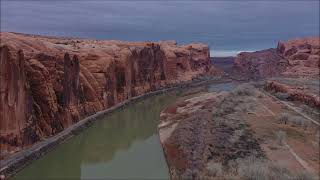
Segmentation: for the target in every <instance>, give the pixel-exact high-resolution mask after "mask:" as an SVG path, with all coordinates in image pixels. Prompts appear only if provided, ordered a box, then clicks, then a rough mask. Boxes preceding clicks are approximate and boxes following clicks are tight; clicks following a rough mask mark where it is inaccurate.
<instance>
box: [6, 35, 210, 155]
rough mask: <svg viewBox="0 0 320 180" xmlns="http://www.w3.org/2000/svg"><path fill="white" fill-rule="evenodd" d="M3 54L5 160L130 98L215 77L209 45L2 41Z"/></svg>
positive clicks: (28, 38)
mask: <svg viewBox="0 0 320 180" xmlns="http://www.w3.org/2000/svg"><path fill="white" fill-rule="evenodd" d="M0 47H1V77H0V78H1V103H0V117H1V119H0V123H1V127H0V132H1V136H0V146H1V150H2V149H4V151H1V152H2V153H3V154H2V155H6V154H8V153H11V152H15V151H17V150H19V149H21V148H23V147H25V146H27V145H31V144H33V143H35V142H37V141H39V140H40V139H43V138H46V137H48V136H52V135H54V134H56V133H58V132H60V131H62V130H63V129H65V128H67V127H69V126H70V125H72V124H74V123H76V122H78V121H80V120H81V119H83V118H85V117H86V116H89V115H92V114H94V113H96V112H98V111H101V110H103V109H106V108H109V107H111V106H113V105H115V104H117V103H119V102H122V101H124V100H127V99H130V98H131V97H134V96H138V95H143V94H144V93H147V92H150V91H154V90H157V89H159V88H163V87H166V86H170V85H174V84H176V83H180V82H186V81H190V80H192V79H193V78H196V77H199V76H203V75H208V74H209V73H213V74H214V71H215V70H214V68H213V67H212V66H211V64H210V55H209V48H208V46H206V45H203V44H190V45H184V46H177V45H176V43H175V42H172V41H164V42H158V43H151V42H122V41H97V40H85V39H63V38H54V37H43V36H33V35H22V34H15V33H1V46H0ZM2 157H3V156H2Z"/></svg>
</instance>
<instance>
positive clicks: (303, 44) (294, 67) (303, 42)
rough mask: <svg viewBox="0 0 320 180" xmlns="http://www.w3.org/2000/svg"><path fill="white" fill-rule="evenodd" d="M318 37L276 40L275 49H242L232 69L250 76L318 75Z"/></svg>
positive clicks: (319, 47) (319, 44)
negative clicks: (284, 40)
mask: <svg viewBox="0 0 320 180" xmlns="http://www.w3.org/2000/svg"><path fill="white" fill-rule="evenodd" d="M319 57H320V40H319V37H313V38H302V39H294V40H289V41H287V42H282V41H280V42H279V43H278V47H277V48H276V49H268V50H262V51H257V52H252V53H250V52H243V53H240V54H238V56H237V57H236V59H235V63H234V69H235V71H236V72H237V73H240V74H241V75H242V76H244V77H246V78H249V79H250V78H251V79H258V78H265V77H272V76H286V77H306V78H318V77H319V62H320V60H319Z"/></svg>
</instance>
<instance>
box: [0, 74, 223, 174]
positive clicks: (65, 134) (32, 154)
mask: <svg viewBox="0 0 320 180" xmlns="http://www.w3.org/2000/svg"><path fill="white" fill-rule="evenodd" d="M223 81H227V80H219V79H209V80H198V81H193V82H188V83H182V84H178V85H176V86H171V87H167V88H163V89H161V90H157V91H153V92H149V93H146V94H144V95H140V96H137V97H132V98H131V99H129V100H126V101H124V102H121V103H119V104H117V105H115V106H113V107H111V108H108V109H106V110H103V111H100V112H98V113H96V114H94V115H92V116H89V117H87V118H85V119H83V120H81V121H79V122H78V123H76V124H74V125H72V126H71V127H69V128H67V129H65V130H64V131H62V132H60V133H59V134H57V135H55V136H52V137H50V138H48V139H46V140H44V141H42V142H40V143H37V144H35V145H33V146H31V147H29V148H28V149H25V150H23V151H21V152H18V153H17V154H14V155H12V156H10V157H9V158H7V159H5V160H1V163H0V164H1V170H0V174H4V175H5V176H6V177H11V176H13V175H14V174H15V173H17V172H18V171H19V170H21V169H22V168H24V167H25V166H27V165H28V164H29V163H31V162H32V161H34V160H36V159H38V158H40V157H42V156H44V155H45V154H46V153H48V152H50V151H51V150H53V149H54V148H55V147H56V146H58V145H59V144H60V143H62V142H64V141H66V140H67V139H68V138H70V137H72V136H75V135H77V134H79V133H81V132H82V131H83V130H84V129H87V128H88V127H90V126H91V125H92V124H93V123H94V122H95V121H97V120H98V119H100V118H101V117H104V116H106V115H108V114H110V113H112V112H115V111H117V110H120V109H122V108H125V107H126V106H128V105H130V104H132V103H135V102H137V101H140V100H143V99H145V98H148V97H151V96H154V95H158V94H163V93H167V92H170V91H174V90H178V89H185V88H192V87H199V86H204V85H207V84H210V83H218V82H223Z"/></svg>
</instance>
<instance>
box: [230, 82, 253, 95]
mask: <svg viewBox="0 0 320 180" xmlns="http://www.w3.org/2000/svg"><path fill="white" fill-rule="evenodd" d="M231 93H232V94H233V95H236V96H255V94H256V92H255V87H254V86H252V85H250V84H242V85H239V86H238V87H236V88H235V89H234V90H233V91H232V92H231Z"/></svg>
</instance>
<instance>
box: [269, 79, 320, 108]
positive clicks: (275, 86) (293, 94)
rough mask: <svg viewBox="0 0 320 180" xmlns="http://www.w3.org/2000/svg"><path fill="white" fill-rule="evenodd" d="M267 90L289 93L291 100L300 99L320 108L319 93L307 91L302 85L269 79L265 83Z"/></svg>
mask: <svg viewBox="0 0 320 180" xmlns="http://www.w3.org/2000/svg"><path fill="white" fill-rule="evenodd" d="M264 88H265V90H267V91H273V92H276V93H278V92H280V93H286V94H288V98H289V100H292V101H300V102H302V103H304V104H307V105H309V106H313V107H316V108H320V97H319V94H314V93H310V92H306V91H305V90H304V89H303V88H301V87H295V86H290V85H286V84H283V83H280V82H277V81H273V80H269V81H267V82H266V83H265V87H264Z"/></svg>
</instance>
